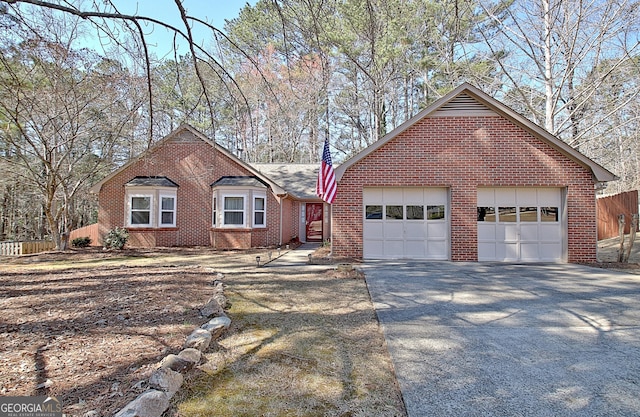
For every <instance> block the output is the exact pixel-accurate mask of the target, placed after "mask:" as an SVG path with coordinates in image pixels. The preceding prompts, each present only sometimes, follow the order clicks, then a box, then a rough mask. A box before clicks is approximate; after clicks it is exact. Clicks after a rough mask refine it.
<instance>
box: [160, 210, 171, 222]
mask: <svg viewBox="0 0 640 417" xmlns="http://www.w3.org/2000/svg"><path fill="white" fill-rule="evenodd" d="M162 224H173V212H172V211H163V212H162Z"/></svg>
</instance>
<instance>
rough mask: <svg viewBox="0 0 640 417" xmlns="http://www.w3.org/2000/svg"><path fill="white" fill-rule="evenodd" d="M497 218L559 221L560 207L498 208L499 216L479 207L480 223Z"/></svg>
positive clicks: (505, 220) (487, 208)
mask: <svg viewBox="0 0 640 417" xmlns="http://www.w3.org/2000/svg"><path fill="white" fill-rule="evenodd" d="M429 207H431V206H429ZM496 217H498V218H497V221H499V222H502V223H515V222H524V223H535V222H538V221H540V222H558V221H559V219H558V207H498V216H496V208H495V207H478V221H479V222H495V221H496ZM429 218H430V219H431V217H429Z"/></svg>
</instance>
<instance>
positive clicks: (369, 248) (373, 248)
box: [363, 240, 384, 258]
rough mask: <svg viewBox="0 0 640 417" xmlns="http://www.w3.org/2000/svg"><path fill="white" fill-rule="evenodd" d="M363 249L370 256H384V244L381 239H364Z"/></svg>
mask: <svg viewBox="0 0 640 417" xmlns="http://www.w3.org/2000/svg"><path fill="white" fill-rule="evenodd" d="M363 250H364V253H368V254H370V256H371V257H372V258H382V257H383V256H384V244H383V242H382V240H365V241H364V244H363Z"/></svg>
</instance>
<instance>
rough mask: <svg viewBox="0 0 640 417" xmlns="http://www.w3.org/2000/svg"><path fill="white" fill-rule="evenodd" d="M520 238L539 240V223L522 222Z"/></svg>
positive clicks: (523, 239)
mask: <svg viewBox="0 0 640 417" xmlns="http://www.w3.org/2000/svg"><path fill="white" fill-rule="evenodd" d="M520 240H522V241H535V242H537V241H538V240H539V237H538V225H537V224H521V225H520Z"/></svg>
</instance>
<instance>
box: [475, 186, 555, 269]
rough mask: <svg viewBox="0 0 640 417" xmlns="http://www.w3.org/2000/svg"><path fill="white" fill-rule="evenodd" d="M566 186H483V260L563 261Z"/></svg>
mask: <svg viewBox="0 0 640 417" xmlns="http://www.w3.org/2000/svg"><path fill="white" fill-rule="evenodd" d="M561 217H562V190H561V189H559V188H479V189H478V260H479V261H511V262H513V261H526V262H539V261H552V262H555V261H562V260H563V259H564V255H563V239H564V233H563V221H562V218H561Z"/></svg>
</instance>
